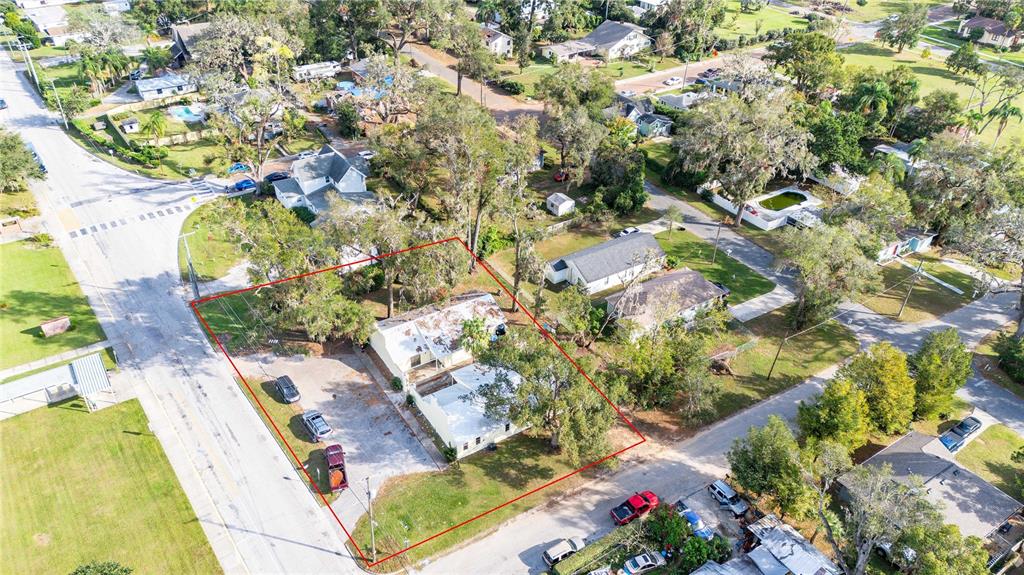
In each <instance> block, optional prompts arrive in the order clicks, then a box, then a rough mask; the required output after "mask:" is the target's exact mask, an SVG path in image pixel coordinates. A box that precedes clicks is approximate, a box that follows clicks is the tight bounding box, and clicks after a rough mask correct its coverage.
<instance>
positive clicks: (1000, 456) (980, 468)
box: [956, 424, 1024, 499]
mask: <svg viewBox="0 0 1024 575" xmlns="http://www.w3.org/2000/svg"><path fill="white" fill-rule="evenodd" d="M1021 447H1024V437H1021V436H1019V435H1017V434H1016V433H1015V432H1014V431H1013V430H1012V429H1010V428H1009V427H1006V426H1005V425H1000V424H996V425H993V426H991V427H989V428H988V429H986V430H985V431H983V432H982V434H981V435H980V436H979V437H977V438H975V439H974V440H973V441H971V442H970V443H968V444H967V446H966V447H964V448H963V449H961V450H960V451H959V452H958V453H957V454H956V460H957V461H958V462H960V464H961V465H963V466H964V467H966V468H967V469H970V470H971V471H973V472H975V473H977V474H978V475H980V476H981V477H982V478H983V479H985V480H986V481H988V482H989V483H991V484H993V485H995V486H996V487H998V488H999V489H1002V490H1003V492H1005V493H1007V494H1009V495H1012V496H1013V497H1016V498H1017V499H1021V498H1024V489H1021V485H1020V484H1019V483H1017V481H1015V479H1017V480H1019V479H1020V478H1021V477H1024V464H1021V463H1014V462H1013V461H1012V460H1011V459H1010V456H1011V455H1012V454H1013V452H1014V451H1016V450H1018V449H1020V448H1021Z"/></svg>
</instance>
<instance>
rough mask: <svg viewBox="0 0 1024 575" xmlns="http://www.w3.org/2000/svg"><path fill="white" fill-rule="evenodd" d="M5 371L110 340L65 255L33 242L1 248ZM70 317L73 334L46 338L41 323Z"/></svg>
mask: <svg viewBox="0 0 1024 575" xmlns="http://www.w3.org/2000/svg"><path fill="white" fill-rule="evenodd" d="M0 268H2V269H3V273H0V341H2V342H3V354H2V357H0V369H3V368H7V367H12V366H15V365H21V364H23V363H26V362H29V361H33V360H36V359H42V358H44V357H49V356H51V355H55V354H58V353H61V352H65V351H69V350H72V349H76V348H79V347H82V346H85V345H89V344H92V343H96V342H98V341H102V340H103V339H105V337H106V336H105V335H104V334H103V329H102V328H101V327H100V324H99V321H97V319H96V316H95V315H93V312H92V308H91V307H89V302H88V300H86V299H85V296H84V295H83V294H82V289H81V288H80V287H79V286H78V282H77V281H75V277H74V275H72V273H71V269H70V268H68V265H67V262H66V261H64V255H63V254H62V253H61V251H60V249H58V248H55V247H48V248H47V247H40V246H39V245H38V244H35V243H33V242H31V241H27V240H25V241H19V242H10V243H6V244H2V245H0ZM63 315H66V316H68V317H70V318H71V329H70V330H68V331H67V332H65V333H62V334H59V335H55V336H53V337H49V338H44V337H43V334H42V331H41V330H40V329H39V324H40V323H41V322H43V321H46V320H49V319H53V318H56V317H60V316H63Z"/></svg>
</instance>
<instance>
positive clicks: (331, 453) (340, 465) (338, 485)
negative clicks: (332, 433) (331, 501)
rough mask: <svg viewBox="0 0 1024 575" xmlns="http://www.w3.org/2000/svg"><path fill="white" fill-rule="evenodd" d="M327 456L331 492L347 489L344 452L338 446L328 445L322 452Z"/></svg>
mask: <svg viewBox="0 0 1024 575" xmlns="http://www.w3.org/2000/svg"><path fill="white" fill-rule="evenodd" d="M324 455H326V456H327V475H328V476H329V478H330V480H331V491H332V492H334V493H337V492H338V491H341V490H342V489H345V488H346V487H348V473H346V472H345V450H343V449H342V448H341V446H340V445H338V444H334V445H328V446H327V449H325V450H324Z"/></svg>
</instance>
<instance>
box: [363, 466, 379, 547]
mask: <svg viewBox="0 0 1024 575" xmlns="http://www.w3.org/2000/svg"><path fill="white" fill-rule="evenodd" d="M366 505H367V507H368V509H369V511H370V553H372V554H373V562H374V563H376V562H377V536H376V534H375V532H374V529H373V527H374V525H373V492H372V491H370V476H369V475H367V476H366Z"/></svg>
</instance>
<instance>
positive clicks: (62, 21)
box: [25, 5, 82, 46]
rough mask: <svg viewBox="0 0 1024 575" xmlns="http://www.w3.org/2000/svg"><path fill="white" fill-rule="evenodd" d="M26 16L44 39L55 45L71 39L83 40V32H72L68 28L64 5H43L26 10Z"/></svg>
mask: <svg viewBox="0 0 1024 575" xmlns="http://www.w3.org/2000/svg"><path fill="white" fill-rule="evenodd" d="M25 17H26V18H28V19H29V21H31V22H32V25H33V26H35V29H36V30H38V31H39V35H40V36H42V38H43V40H44V41H45V42H49V43H51V44H53V45H54V46H64V45H65V44H67V43H68V41H69V40H75V41H81V40H82V35H81V34H75V33H72V32H71V30H70V29H69V28H68V13H67V11H66V10H64V7H63V6H60V5H57V6H48V5H43V6H40V7H38V8H32V9H31V10H25Z"/></svg>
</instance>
